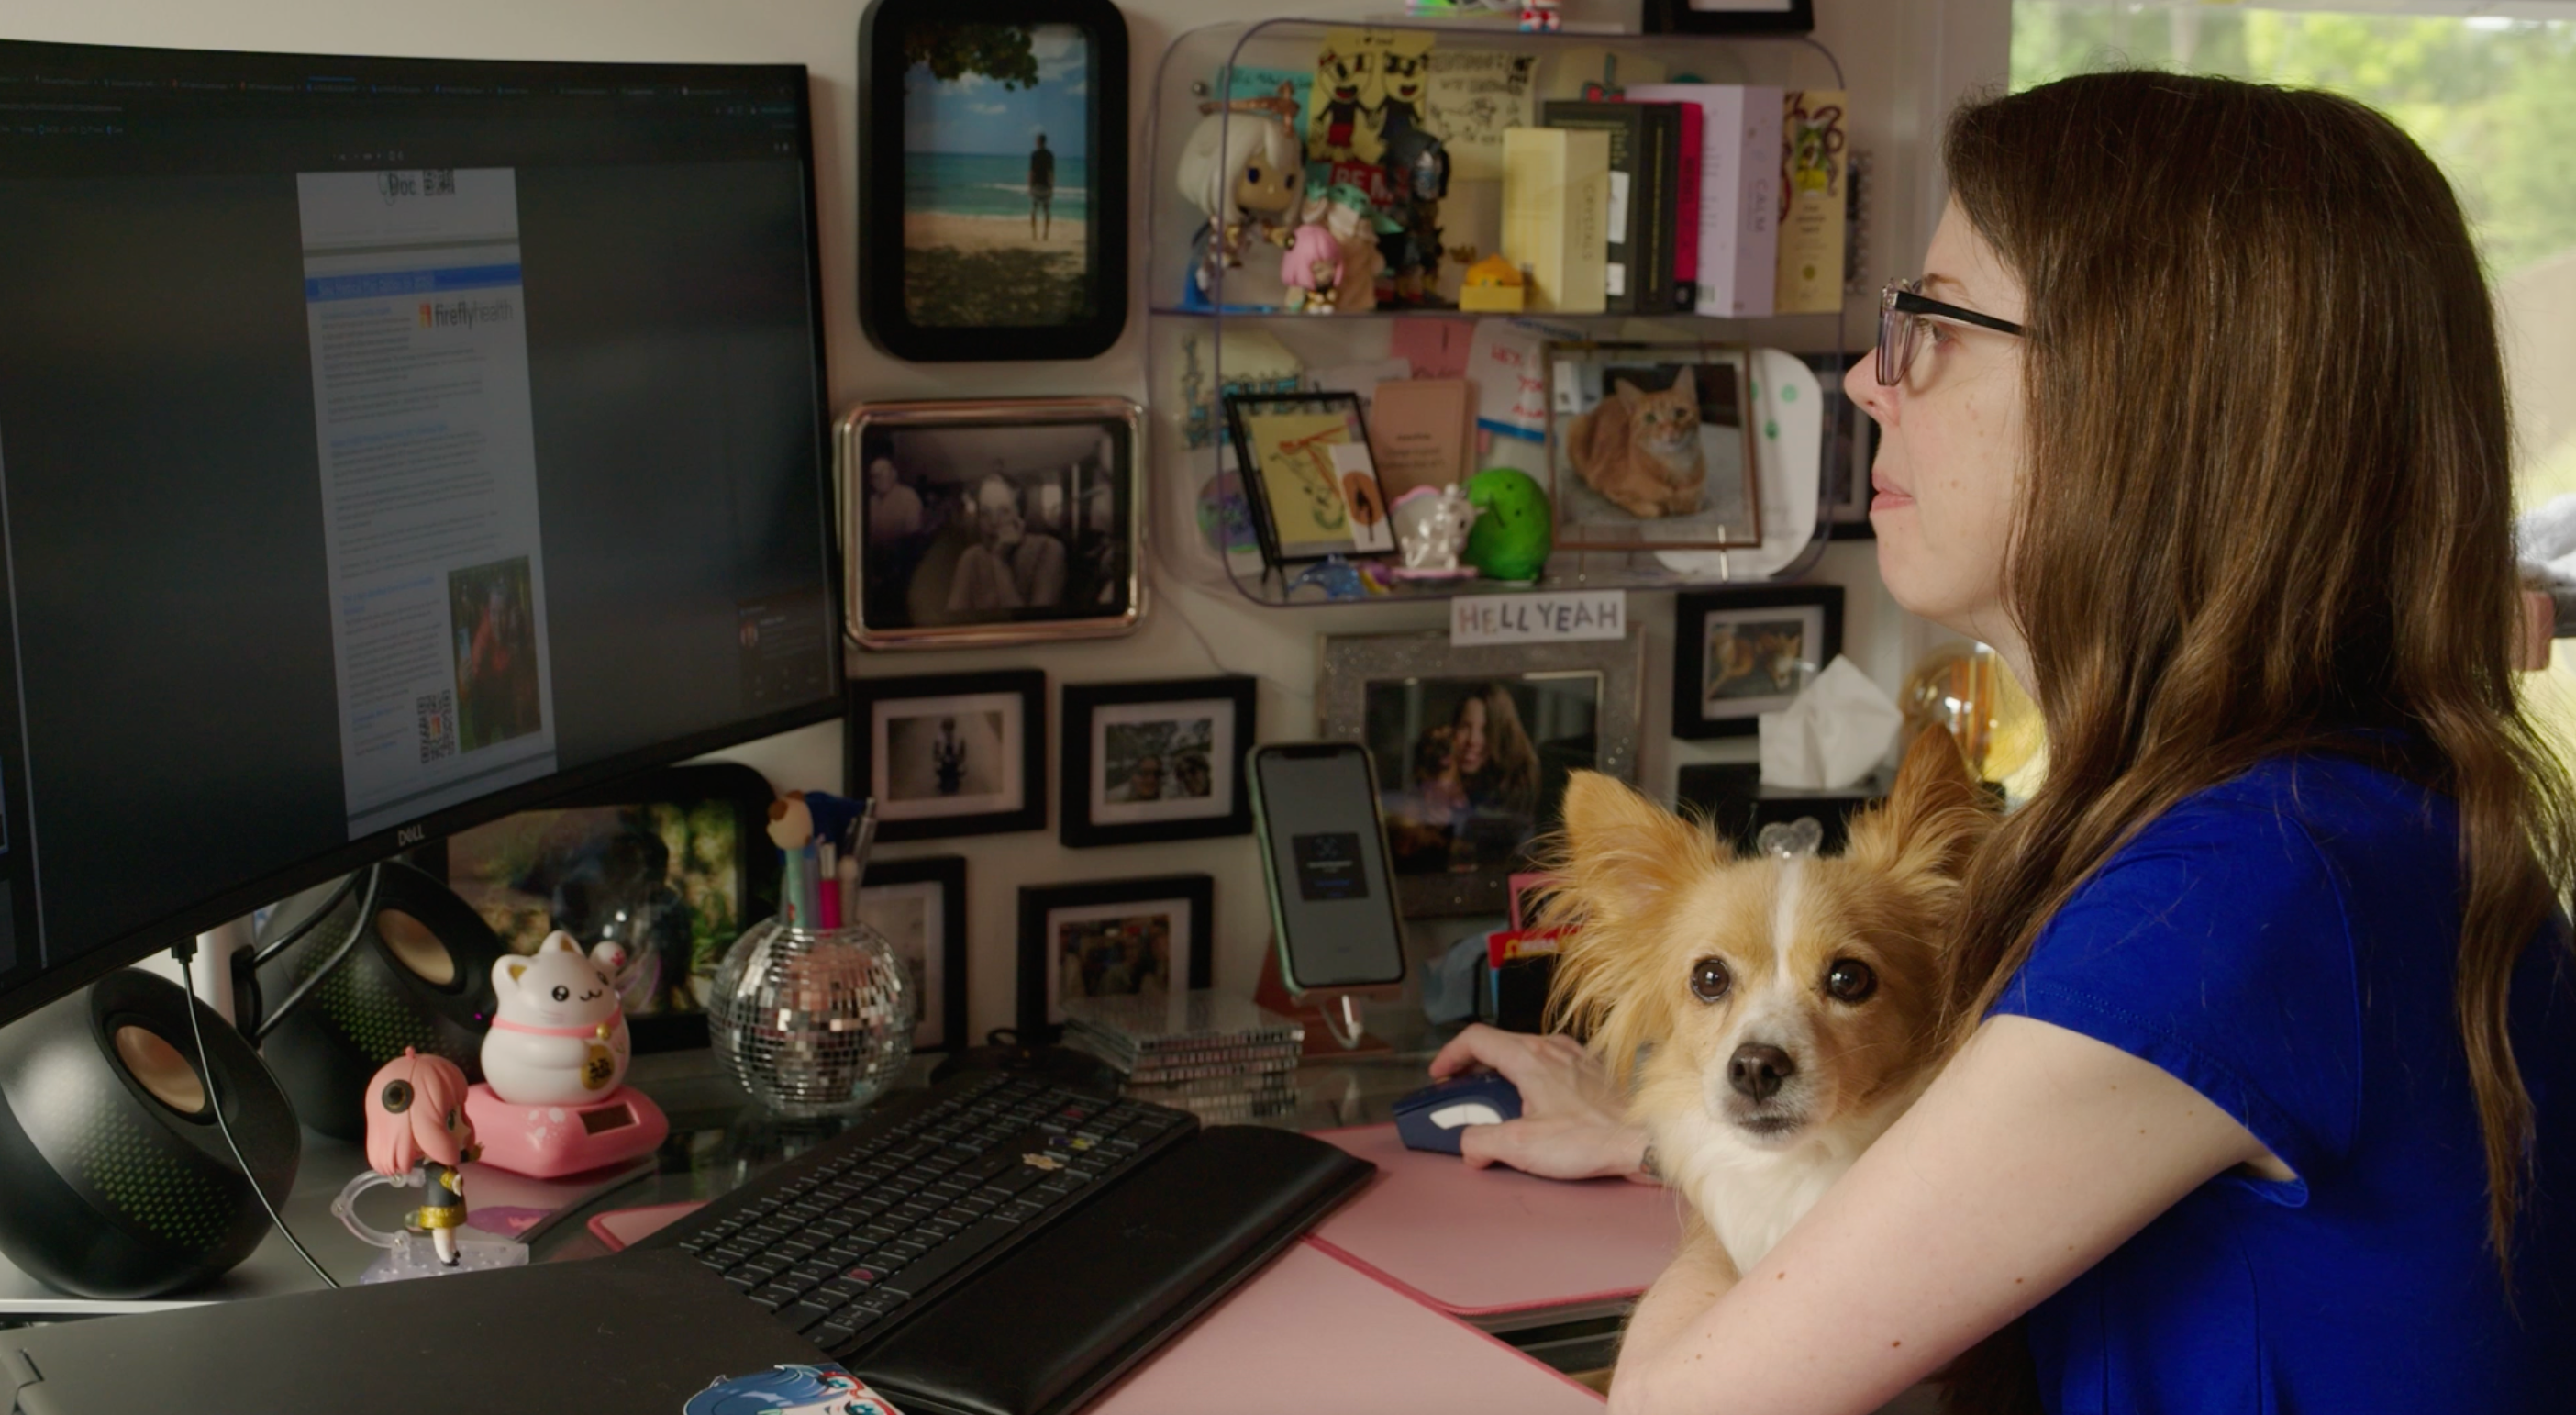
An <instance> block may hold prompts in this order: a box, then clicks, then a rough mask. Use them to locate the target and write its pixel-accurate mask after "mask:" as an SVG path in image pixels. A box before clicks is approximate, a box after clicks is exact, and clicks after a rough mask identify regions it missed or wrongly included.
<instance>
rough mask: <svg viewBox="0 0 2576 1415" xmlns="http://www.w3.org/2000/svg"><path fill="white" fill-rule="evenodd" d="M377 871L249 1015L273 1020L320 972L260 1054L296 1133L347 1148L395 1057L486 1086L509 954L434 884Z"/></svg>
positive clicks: (268, 985) (404, 869)
mask: <svg viewBox="0 0 2576 1415" xmlns="http://www.w3.org/2000/svg"><path fill="white" fill-rule="evenodd" d="M378 869H379V870H380V871H381V873H380V874H379V875H378V877H377V881H376V889H375V896H374V898H373V900H372V901H370V900H368V899H367V888H366V884H365V881H364V880H361V881H360V882H359V884H358V887H357V888H355V889H353V890H351V891H350V892H349V893H348V894H347V896H345V897H344V898H342V899H341V900H340V902H338V903H337V904H335V905H333V906H332V910H331V912H332V917H330V918H328V919H325V920H324V921H323V922H322V923H321V924H320V925H319V926H317V927H315V928H314V929H312V930H311V931H309V932H308V933H306V934H305V935H304V937H303V938H301V939H299V940H297V941H296V942H295V943H294V944H292V945H290V946H289V947H288V948H287V950H286V951H285V952H284V953H282V954H279V955H278V956H277V957H276V958H274V959H271V960H270V961H269V963H268V965H267V966H266V967H263V968H261V969H260V970H259V972H258V976H257V979H256V983H257V986H256V1004H255V1005H257V1006H258V1007H259V1008H260V1010H270V1009H274V1008H276V1007H278V1006H280V1005H282V1004H283V1003H284V1002H285V1001H286V1000H287V999H288V998H289V997H291V996H293V995H294V992H295V990H296V989H297V988H300V987H302V986H303V985H304V984H305V983H306V982H308V981H310V980H311V979H312V978H313V977H314V976H315V975H316V974H317V973H318V974H321V981H320V982H319V983H316V984H315V985H314V987H313V989H312V991H311V992H309V993H307V994H306V995H305V997H304V999H303V1000H302V1001H301V1002H299V1003H296V1004H295V1006H294V1007H293V1008H292V1009H291V1010H290V1011H289V1012H288V1013H287V1014H286V1015H285V1017H284V1018H282V1019H281V1020H279V1021H278V1023H277V1024H276V1027H275V1028H274V1030H271V1031H270V1032H268V1034H267V1035H266V1037H265V1038H264V1039H263V1040H262V1043H261V1048H260V1050H261V1054H262V1055H263V1056H265V1057H266V1058H267V1059H268V1065H269V1069H270V1070H272V1071H274V1072H275V1073H276V1074H277V1079H278V1083H279V1084H280V1085H282V1086H284V1087H285V1088H286V1094H287V1095H288V1096H289V1097H291V1098H292V1099H293V1100H294V1102H295V1113H296V1114H297V1115H299V1116H301V1117H303V1120H304V1123H305V1124H307V1125H310V1126H312V1127H313V1128H314V1129H316V1130H318V1131H320V1132H322V1133H323V1134H325V1135H328V1136H330V1137H332V1138H333V1139H336V1140H347V1141H350V1142H351V1143H360V1142H363V1141H364V1140H365V1139H366V1137H367V1120H366V1113H365V1112H364V1111H363V1110H362V1109H360V1102H361V1100H362V1099H363V1097H364V1096H365V1094H366V1089H367V1080H368V1078H370V1077H372V1076H374V1075H375V1074H376V1070H377V1068H379V1067H381V1066H383V1065H384V1064H385V1063H386V1062H388V1061H391V1060H393V1059H394V1058H395V1057H397V1056H400V1055H402V1054H403V1048H405V1047H411V1048H413V1049H415V1050H417V1051H419V1052H421V1053H422V1054H423V1055H429V1056H443V1057H446V1058H447V1059H448V1060H450V1061H453V1062H455V1063H456V1064H457V1065H458V1066H461V1067H463V1068H464V1069H465V1074H466V1075H467V1076H469V1077H472V1078H475V1079H478V1080H479V1079H480V1078H481V1077H482V1074H483V1070H482V1060H481V1057H482V1049H483V1034H484V1033H485V1032H487V1031H490V1030H491V1027H492V1012H493V1008H494V1007H495V1006H496V1005H497V999H496V998H495V997H494V996H493V993H492V964H493V962H494V961H495V960H497V959H499V958H500V957H501V956H502V955H503V954H504V953H506V952H508V951H509V950H508V948H507V946H506V945H504V944H503V943H502V942H501V938H500V935H498V934H496V933H494V932H493V931H492V926H491V925H489V924H487V923H485V922H483V916H482V915H480V914H477V913H475V912H474V908H473V906H472V905H469V904H467V903H466V902H465V901H464V900H462V899H459V898H457V897H456V894H455V892H454V891H453V890H450V889H449V888H448V887H447V886H446V885H445V884H443V883H441V882H440V881H439V880H437V879H436V878H435V877H433V876H431V875H429V874H427V873H426V872H424V871H421V870H418V869H415V868H413V867H412V866H410V865H406V864H403V863H402V862H400V861H398V860H388V861H386V862H384V864H382V865H381V866H379V867H378ZM362 903H363V904H365V906H366V915H365V917H364V918H363V919H362V918H361V917H360V916H359V908H360V905H361V904H362ZM292 912H293V911H291V910H286V909H281V910H279V911H278V915H279V917H280V918H285V917H286V916H288V915H289V914H291V913H292ZM290 922H291V920H290ZM352 929H355V930H357V931H358V938H357V940H356V941H355V942H354V943H351V940H350V937H349V934H350V931H351V930H352ZM343 945H347V947H346V949H345V952H344V951H343ZM335 955H339V958H338V962H337V963H336V964H335V963H333V962H332V959H333V957H334V956H335ZM326 967H327V968H328V970H329V971H328V972H327V973H326V972H323V970H324V969H325V968H326ZM247 1010H248V1009H246V1015H247ZM251 1025H253V1026H256V1025H257V1024H256V1023H253V1024H251Z"/></svg>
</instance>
